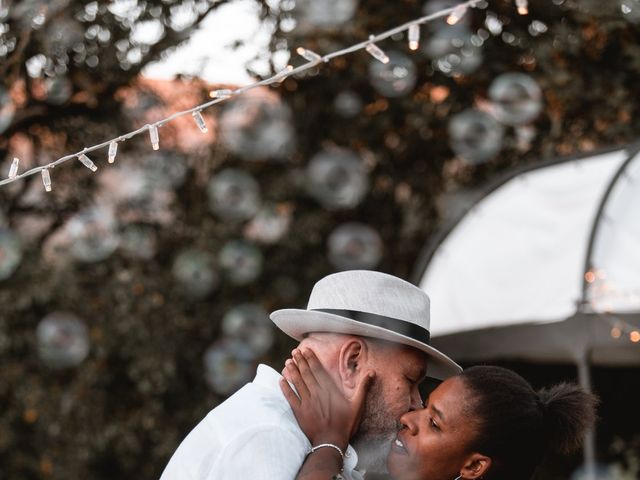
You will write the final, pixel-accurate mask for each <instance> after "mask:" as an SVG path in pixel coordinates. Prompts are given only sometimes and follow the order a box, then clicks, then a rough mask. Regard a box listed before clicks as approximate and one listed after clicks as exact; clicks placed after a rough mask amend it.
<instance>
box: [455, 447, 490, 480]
mask: <svg viewBox="0 0 640 480" xmlns="http://www.w3.org/2000/svg"><path fill="white" fill-rule="evenodd" d="M489 467H491V458H489V457H487V456H486V455H482V454H480V453H472V454H471V455H470V456H469V458H467V461H466V462H465V464H464V466H463V467H462V470H460V475H461V476H462V478H464V479H465V480H478V479H479V478H481V477H482V476H483V475H485V474H486V473H487V471H488V470H489Z"/></svg>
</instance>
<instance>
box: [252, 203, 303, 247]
mask: <svg viewBox="0 0 640 480" xmlns="http://www.w3.org/2000/svg"><path fill="white" fill-rule="evenodd" d="M290 225H291V208H289V207H288V206H282V207H278V206H276V205H266V206H264V207H262V208H261V209H260V211H259V212H258V213H257V214H256V216H255V217H253V218H252V219H251V221H249V223H247V225H246V227H245V229H244V236H245V237H246V238H248V239H249V240H253V241H255V242H259V243H265V244H274V243H277V242H278V241H279V240H281V239H282V237H284V236H285V235H286V234H287V232H288V231H289V226H290Z"/></svg>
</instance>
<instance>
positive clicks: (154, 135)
mask: <svg viewBox="0 0 640 480" xmlns="http://www.w3.org/2000/svg"><path fill="white" fill-rule="evenodd" d="M149 139H150V140H151V148H153V149H154V150H159V149H160V136H159V135H158V127H156V126H155V125H149Z"/></svg>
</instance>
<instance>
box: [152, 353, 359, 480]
mask: <svg viewBox="0 0 640 480" xmlns="http://www.w3.org/2000/svg"><path fill="white" fill-rule="evenodd" d="M280 378H282V377H281V375H280V374H279V373H278V372H276V371H275V370H274V369H272V368H271V367H268V366H267V365H259V366H258V372H257V374H256V378H255V379H254V380H253V382H251V383H248V384H246V385H245V386H244V387H242V388H241V389H240V390H238V391H237V392H236V393H235V394H233V395H232V396H231V397H229V398H228V399H227V400H225V401H224V402H223V403H221V404H220V405H218V406H217V407H216V408H214V409H213V410H211V411H210V412H209V413H208V414H207V416H206V417H205V418H204V419H202V421H201V422H200V423H199V424H198V425H196V427H195V428H194V429H193V430H192V431H191V433H189V435H187V437H186V438H185V439H184V440H183V441H182V443H181V444H180V446H179V447H178V449H177V450H176V452H175V453H174V454H173V456H172V457H171V460H169V464H168V465H167V467H166V468H165V470H164V472H163V473H162V476H161V477H160V480H226V479H228V480H294V479H295V478H296V474H297V473H298V470H300V467H301V466H302V463H303V462H304V459H305V457H306V455H307V452H308V451H309V448H310V447H311V444H310V443H309V440H308V439H307V437H306V436H305V434H304V433H303V432H302V431H301V430H300V427H299V426H298V423H297V422H296V419H295V417H294V415H293V411H292V410H291V407H290V406H289V403H288V402H287V400H286V399H285V398H284V395H283V394H282V391H281V390H280V385H279V380H280ZM357 463H358V456H357V454H356V452H355V450H354V449H353V448H352V447H351V446H349V447H348V448H347V451H346V452H345V462H344V472H343V473H342V475H343V476H344V478H345V479H347V480H363V479H364V477H363V476H362V475H361V474H360V472H358V471H357V470H355V467H356V465H357Z"/></svg>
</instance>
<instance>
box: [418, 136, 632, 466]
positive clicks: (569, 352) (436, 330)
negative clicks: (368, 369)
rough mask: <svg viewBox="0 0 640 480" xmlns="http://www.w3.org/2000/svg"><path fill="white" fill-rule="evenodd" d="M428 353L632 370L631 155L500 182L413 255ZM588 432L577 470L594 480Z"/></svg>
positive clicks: (597, 157)
mask: <svg viewBox="0 0 640 480" xmlns="http://www.w3.org/2000/svg"><path fill="white" fill-rule="evenodd" d="M421 263H422V266H421V268H420V269H419V273H418V282H417V283H419V285H420V287H421V288H422V289H424V290H425V291H426V292H427V293H428V294H429V296H430V297H431V302H432V304H431V309H432V324H431V328H432V331H431V334H432V336H433V337H434V338H433V343H434V345H435V346H436V347H437V348H439V349H441V350H443V351H445V352H446V353H447V354H448V355H450V356H452V357H453V358H454V359H455V360H457V361H461V362H465V361H466V362H473V361H486V360H491V359H523V360H529V361H536V362H569V361H570V362H574V363H575V364H576V365H577V366H578V372H579V378H580V382H581V384H582V385H583V386H584V387H585V388H586V389H590V388H591V385H590V383H591V382H590V375H589V364H591V363H595V364H603V365H621V364H640V343H637V342H638V341H640V155H638V153H637V149H636V148H631V147H629V148H624V149H617V150H612V151H608V152H604V153H599V154H594V155H591V156H587V157H582V158H577V159H576V158H574V159H566V160H558V161H554V162H551V163H548V164H545V165H543V166H539V167H536V168H533V169H529V170H525V171H520V172H517V173H515V174H512V175H510V176H509V178H508V179H506V180H503V181H501V182H500V183H499V184H498V185H497V186H495V187H494V188H493V189H491V191H490V193H488V194H487V195H486V196H484V197H483V198H482V199H481V200H479V201H478V202H477V203H475V204H473V206H472V207H471V208H470V209H469V210H468V211H467V212H466V213H465V214H464V215H463V216H462V217H461V218H460V219H458V220H457V221H456V222H455V223H454V224H452V225H451V226H450V227H449V228H447V229H445V230H444V231H443V233H442V235H441V236H440V237H439V238H438V239H437V240H436V242H434V244H433V245H431V246H430V247H429V248H428V249H427V250H426V251H425V254H424V255H423V259H422V262H421ZM593 438H594V437H593V433H592V432H591V433H590V434H589V435H588V437H587V439H586V442H585V464H586V467H587V471H588V472H593V471H594V464H595V454H594V452H595V446H594V440H593Z"/></svg>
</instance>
